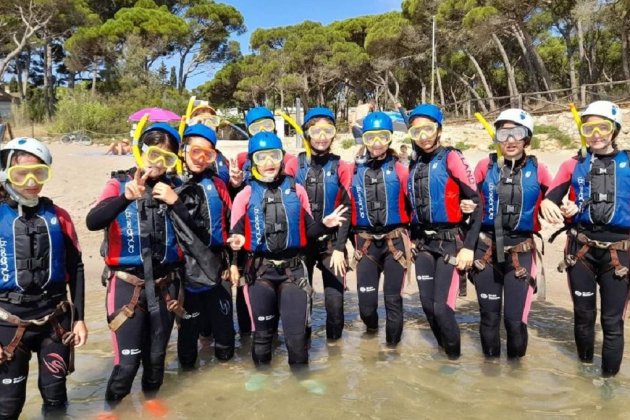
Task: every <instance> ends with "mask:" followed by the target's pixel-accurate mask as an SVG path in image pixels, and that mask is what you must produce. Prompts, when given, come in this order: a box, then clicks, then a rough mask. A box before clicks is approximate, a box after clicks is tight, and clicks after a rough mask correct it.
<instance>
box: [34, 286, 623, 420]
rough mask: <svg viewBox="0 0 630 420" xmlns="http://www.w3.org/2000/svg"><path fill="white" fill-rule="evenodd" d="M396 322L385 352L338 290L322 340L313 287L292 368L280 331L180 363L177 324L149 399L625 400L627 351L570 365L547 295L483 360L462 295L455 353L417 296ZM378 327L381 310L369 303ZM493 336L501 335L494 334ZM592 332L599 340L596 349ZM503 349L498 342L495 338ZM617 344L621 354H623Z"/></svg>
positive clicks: (93, 407)
mask: <svg viewBox="0 0 630 420" xmlns="http://www.w3.org/2000/svg"><path fill="white" fill-rule="evenodd" d="M102 294H103V293H102V291H101V290H99V291H98V292H97V293H90V294H89V295H88V296H89V297H88V298H87V307H88V308H94V310H92V311H88V315H89V316H88V319H87V321H88V323H89V325H90V326H91V328H92V330H91V336H90V345H89V346H88V347H87V348H85V349H80V350H79V351H78V352H77V362H76V365H77V372H76V373H74V374H73V375H72V376H71V377H70V378H69V380H68V382H69V398H70V401H71V404H70V407H69V414H70V415H71V416H72V417H73V418H94V417H95V415H96V414H97V413H98V412H99V411H101V410H102V408H103V395H104V392H105V383H106V381H107V378H108V376H109V373H110V369H111V363H112V356H111V343H110V335H109V332H108V330H107V327H106V326H105V323H104V322H103V316H104V315H103V314H104V311H103V312H99V310H97V308H99V309H100V308H102V302H103V300H102V299H103V296H102ZM404 305H405V331H404V335H403V340H402V342H401V343H400V345H399V346H398V347H397V348H396V349H389V348H387V347H386V346H385V332H384V328H381V330H380V331H379V333H378V334H375V335H369V334H365V333H364V326H363V324H362V323H361V321H360V320H359V316H358V312H357V309H356V308H357V302H356V295H355V294H354V293H348V294H347V304H346V308H347V313H346V320H347V321H346V329H345V331H344V337H343V338H342V339H341V340H339V341H337V342H333V343H327V342H326V332H325V311H324V309H323V300H322V296H321V294H319V295H318V296H316V298H315V310H314V314H313V322H314V325H313V339H312V346H311V353H310V356H311V364H310V367H309V369H308V370H307V371H306V372H298V373H292V372H291V370H290V369H289V367H288V365H287V362H286V360H287V354H286V349H285V347H284V342H283V341H282V337H280V339H279V340H278V341H277V342H276V345H275V349H274V357H273V362H272V364H271V366H270V367H269V368H267V369H256V368H255V367H254V365H253V363H252V361H251V357H250V344H251V339H249V338H243V339H240V340H237V346H238V347H237V351H236V355H235V357H234V359H233V360H232V361H230V362H228V363H218V362H217V361H216V360H215V359H214V357H213V352H212V351H210V350H211V349H210V348H209V347H208V344H207V343H206V344H204V347H202V350H201V352H200V357H199V359H200V360H199V365H200V366H199V369H197V370H196V371H191V372H183V371H180V370H179V367H178V363H177V359H176V332H175V333H174V334H173V338H172V339H171V343H170V345H169V353H168V358H167V374H166V378H165V382H164V386H163V388H162V391H161V393H160V397H161V398H162V399H163V401H164V402H165V403H166V404H167V406H168V407H169V410H170V411H169V414H168V418H212V417H215V416H216V417H218V418H228V419H244V418H247V419H266V418H278V415H279V414H281V416H280V417H281V418H322V419H324V418H325V419H330V418H338V419H339V418H350V417H353V418H363V417H368V418H372V419H388V418H397V419H412V418H413V419H415V418H429V417H436V416H444V415H449V416H452V417H454V418H473V417H476V418H478V417H483V418H492V417H494V418H507V417H510V418H531V417H532V416H543V415H544V416H552V417H565V416H580V417H587V416H595V415H596V416H598V417H612V418H620V417H622V416H624V415H625V413H626V411H627V401H629V400H630V399H629V398H630V381H629V378H630V368H628V364H629V363H630V360H629V359H628V356H627V355H626V361H625V364H624V365H622V370H621V373H620V374H619V375H618V377H617V378H615V379H606V380H603V379H601V378H600V376H599V368H598V367H597V366H598V365H599V363H600V361H601V360H600V359H599V358H596V360H595V364H594V365H584V364H581V363H579V362H577V361H576V360H577V358H576V356H575V350H574V343H573V329H572V314H571V312H569V311H568V310H566V309H564V308H558V307H556V306H554V305H551V304H549V303H535V304H534V307H533V309H532V312H531V314H530V322H531V324H530V345H529V350H528V354H527V356H526V357H525V358H524V359H523V360H521V361H507V360H506V358H505V356H503V357H502V358H501V359H499V360H485V359H484V358H483V357H482V355H481V348H480V344H479V339H478V331H477V328H478V313H477V303H476V302H475V301H473V300H461V301H460V302H459V308H458V321H459V322H460V325H461V329H462V354H463V356H462V357H461V359H460V360H458V361H449V360H448V359H447V358H446V357H445V355H444V354H443V353H442V352H440V351H439V350H438V349H437V348H436V345H435V340H434V338H433V336H432V334H431V332H430V329H429V326H428V324H427V322H426V320H425V318H424V316H423V314H422V309H421V308H420V306H419V299H418V295H417V294H414V295H412V296H410V297H406V298H405V301H404ZM380 317H381V326H382V327H383V322H384V312H380ZM502 334H503V336H504V335H505V333H504V332H502ZM600 342H601V337H600V339H599V340H598V346H599V345H600V344H599V343H600ZM503 345H504V346H505V343H504V344H503ZM626 353H627V352H626ZM35 372H36V369H35V368H34V366H33V368H32V370H31V375H30V377H29V384H28V386H29V392H28V399H27V403H26V407H25V410H24V417H25V418H33V417H37V416H38V415H39V412H40V411H39V410H40V404H41V399H40V397H39V395H38V392H37V378H36V377H35V376H34V373H35ZM139 378H140V375H138V376H137V380H136V382H135V383H134V388H133V391H132V394H131V395H130V396H129V397H128V398H126V399H125V400H124V401H123V403H122V404H121V405H120V408H119V410H118V412H119V414H120V415H121V417H122V418H125V419H126V418H131V419H133V418H143V417H144V418H148V415H147V414H146V413H144V412H143V402H144V400H143V396H142V393H141V392H140V383H139V382H140V381H139Z"/></svg>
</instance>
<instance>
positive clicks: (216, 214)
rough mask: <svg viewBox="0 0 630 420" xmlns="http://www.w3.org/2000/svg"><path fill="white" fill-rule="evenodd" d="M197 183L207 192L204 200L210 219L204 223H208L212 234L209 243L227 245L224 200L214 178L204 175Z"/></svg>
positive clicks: (209, 231)
mask: <svg viewBox="0 0 630 420" xmlns="http://www.w3.org/2000/svg"><path fill="white" fill-rule="evenodd" d="M197 185H199V186H200V187H201V188H202V189H203V192H204V194H205V195H204V197H205V200H204V202H205V206H206V209H207V211H208V220H206V221H204V224H206V225H207V227H208V233H209V234H210V243H209V244H208V245H209V246H211V247H221V246H223V245H225V241H226V239H227V231H228V223H227V220H226V219H225V208H224V205H223V200H222V199H221V196H219V192H218V191H217V187H216V185H215V183H214V181H213V180H212V178H210V177H203V178H202V179H201V181H199V182H198V183H197Z"/></svg>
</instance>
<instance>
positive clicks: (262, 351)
mask: <svg viewBox="0 0 630 420" xmlns="http://www.w3.org/2000/svg"><path fill="white" fill-rule="evenodd" d="M291 271H292V275H293V277H294V278H295V279H301V278H303V277H304V276H305V272H304V267H303V266H302V265H300V266H298V267H296V268H294V269H292V270H291ZM244 292H245V300H246V301H247V306H248V308H249V311H250V316H251V319H252V323H253V327H254V328H253V331H254V333H253V340H252V341H253V342H252V358H253V360H254V363H256V364H257V365H260V364H268V363H269V362H271V347H272V339H273V335H274V332H275V330H276V328H277V326H278V316H279V317H280V320H281V321H282V330H283V332H284V341H285V343H286V346H287V351H288V353H289V364H290V365H300V364H307V363H308V348H307V339H306V325H307V316H308V312H309V305H308V300H309V297H308V295H307V293H306V291H305V290H304V289H303V288H300V287H299V286H298V285H297V284H296V283H294V282H292V281H289V279H288V276H287V275H286V272H285V269H275V268H267V270H266V271H265V272H264V273H262V274H261V275H259V276H255V280H254V282H253V283H252V284H250V285H247V286H245V289H244Z"/></svg>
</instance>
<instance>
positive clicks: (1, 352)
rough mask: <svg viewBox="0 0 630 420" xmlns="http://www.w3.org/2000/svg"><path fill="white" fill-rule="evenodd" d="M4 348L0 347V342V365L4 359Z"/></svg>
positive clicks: (0, 345)
mask: <svg viewBox="0 0 630 420" xmlns="http://www.w3.org/2000/svg"><path fill="white" fill-rule="evenodd" d="M5 357H6V356H5V355H4V349H3V348H2V344H0V365H2V363H4V361H5Z"/></svg>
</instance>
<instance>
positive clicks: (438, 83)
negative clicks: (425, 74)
mask: <svg viewBox="0 0 630 420" xmlns="http://www.w3.org/2000/svg"><path fill="white" fill-rule="evenodd" d="M435 77H436V79H437V85H438V93H439V95H440V106H441V107H442V108H444V105H446V101H445V100H444V89H443V88H442V76H440V68H439V67H436V68H435Z"/></svg>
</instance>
